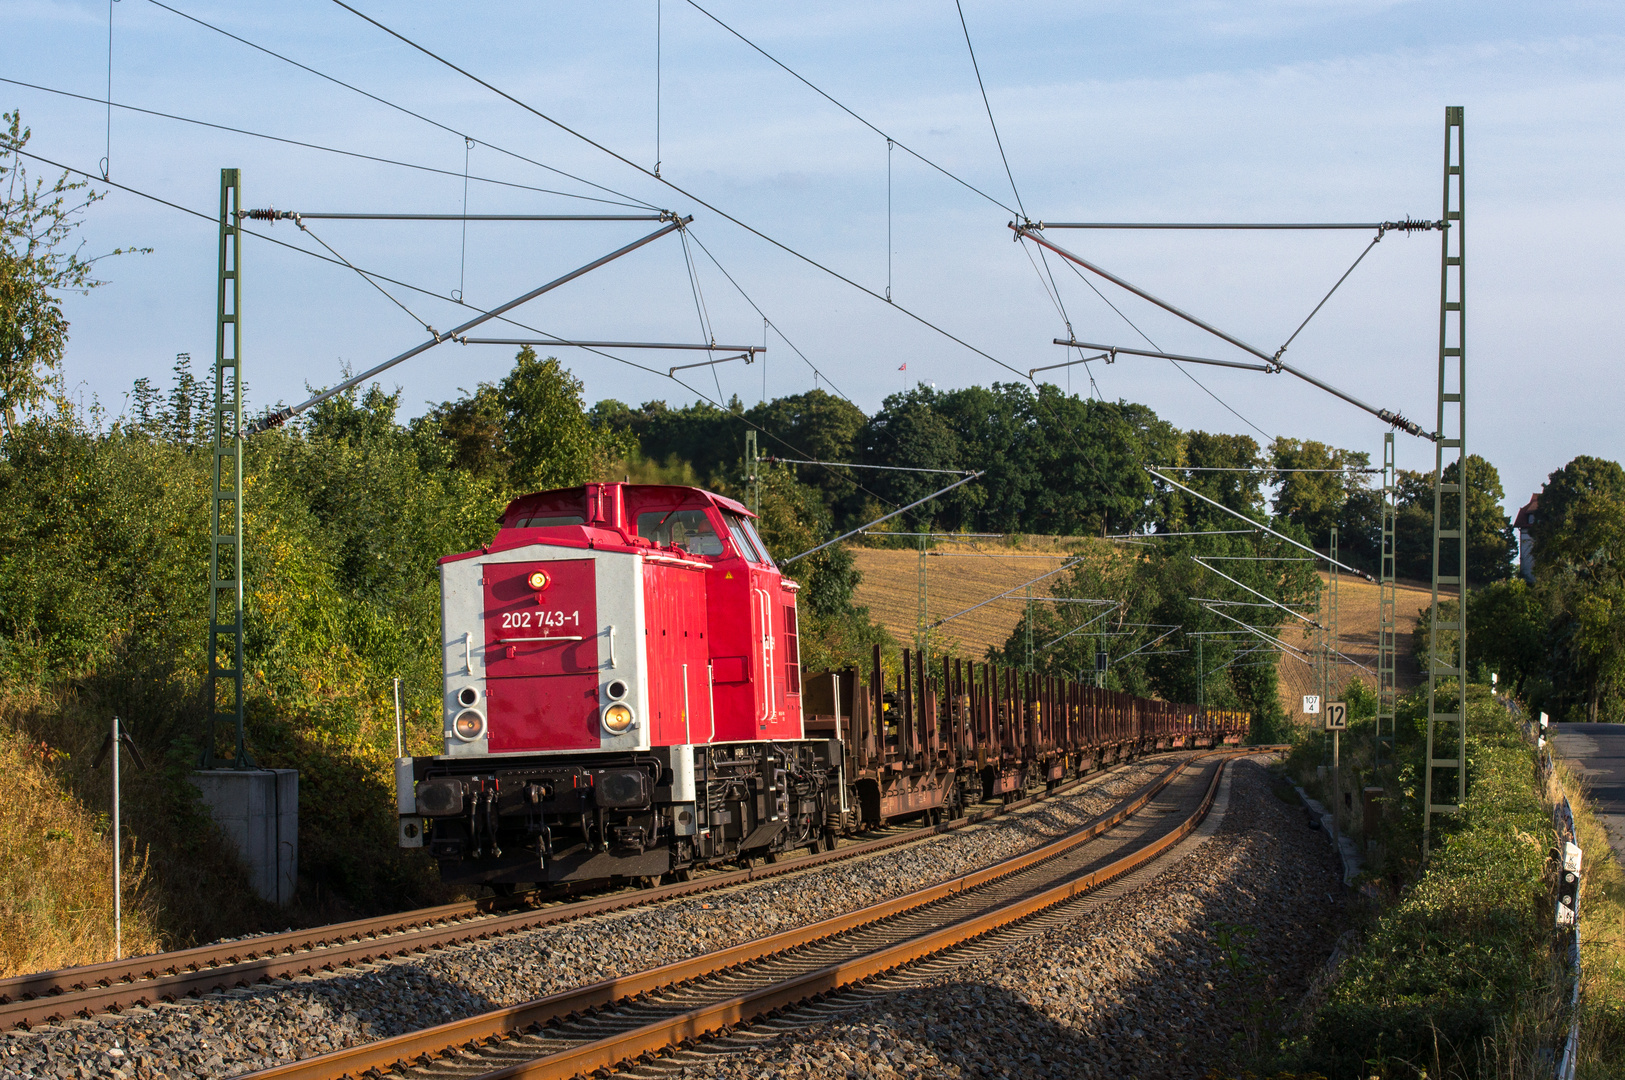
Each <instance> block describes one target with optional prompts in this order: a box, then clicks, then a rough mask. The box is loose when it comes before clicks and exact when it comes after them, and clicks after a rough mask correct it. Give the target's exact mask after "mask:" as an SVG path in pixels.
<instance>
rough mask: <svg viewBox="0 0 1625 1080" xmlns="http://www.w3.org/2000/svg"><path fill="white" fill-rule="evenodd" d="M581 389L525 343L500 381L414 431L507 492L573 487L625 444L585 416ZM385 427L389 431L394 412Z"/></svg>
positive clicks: (435, 411)
mask: <svg viewBox="0 0 1625 1080" xmlns="http://www.w3.org/2000/svg"><path fill="white" fill-rule="evenodd" d="M581 389H582V387H581V380H579V379H577V378H576V377H575V376H574V375H571V374H570V372H569V371H567V370H566V369H565V367H564V365H563V364H561V363H559V361H558V359H557V358H556V357H551V356H550V357H548V358H547V359H545V360H543V359H540V358H539V357H537V355H536V351H535V350H534V349H532V348H531V347H530V346H529V345H526V346H525V347H524V348H522V349H520V350H519V354H518V355H517V356H516V357H515V358H514V365H513V370H511V371H509V372H508V374H507V376H506V377H504V378H503V380H502V381H501V382H499V383H497V384H496V385H495V386H493V385H491V384H490V383H481V384H479V386H477V387H476V388H475V390H474V392H473V393H472V394H470V393H468V391H466V390H465V391H463V394H464V396H463V397H462V398H459V399H458V400H456V401H445V402H441V403H440V404H439V405H437V406H434V407H433V408H431V409H430V410H429V412H428V413H426V414H425V415H424V416H423V417H422V418H421V419H419V420H418V421H417V422H416V423H415V424H414V425H413V430H414V431H415V432H417V433H419V434H427V435H432V436H433V437H435V438H438V439H440V440H442V441H443V442H444V443H445V444H446V445H447V446H448V447H449V449H450V454H451V461H452V462H453V463H454V464H455V465H457V466H458V467H459V468H462V469H464V470H466V471H468V472H470V473H473V474H474V475H475V476H478V477H484V478H489V479H491V480H494V481H495V482H496V483H498V485H499V486H502V487H505V488H507V489H508V490H509V491H512V492H519V491H540V490H546V489H548V488H561V487H574V486H575V485H577V484H581V483H585V482H586V481H587V479H588V478H589V477H590V476H591V475H592V474H593V473H594V472H595V471H598V470H599V467H600V466H601V465H602V464H603V461H604V459H605V458H606V457H608V456H611V455H613V454H615V453H616V452H618V451H619V450H620V449H621V446H622V443H623V442H624V441H626V436H625V435H624V433H623V432H622V431H621V430H619V429H616V428H614V427H612V426H610V425H607V424H604V423H602V422H601V418H600V420H599V422H595V418H594V417H593V416H591V415H589V414H588V413H587V411H586V409H585V407H584V405H583V403H582V400H581ZM385 422H386V423H387V424H389V425H390V426H393V424H394V412H393V409H391V411H390V416H389V419H388V420H387V421H385Z"/></svg>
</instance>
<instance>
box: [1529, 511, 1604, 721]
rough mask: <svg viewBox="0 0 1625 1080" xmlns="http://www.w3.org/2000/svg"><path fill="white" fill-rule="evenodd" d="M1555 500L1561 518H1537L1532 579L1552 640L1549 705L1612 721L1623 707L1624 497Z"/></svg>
mask: <svg viewBox="0 0 1625 1080" xmlns="http://www.w3.org/2000/svg"><path fill="white" fill-rule="evenodd" d="M1541 503H1542V507H1541V508H1542V511H1544V509H1545V500H1544V498H1543V499H1542V500H1541ZM1560 505H1562V506H1563V516H1562V519H1561V520H1558V521H1553V520H1552V519H1550V518H1545V519H1544V520H1545V527H1544V529H1543V531H1544V532H1545V537H1546V538H1545V540H1544V542H1541V545H1540V559H1539V561H1538V563H1537V567H1536V578H1535V580H1536V584H1537V586H1538V587H1539V589H1540V592H1541V594H1542V598H1543V599H1544V601H1545V604H1546V610H1547V613H1548V616H1549V618H1550V620H1551V627H1552V636H1553V639H1554V640H1553V646H1554V648H1553V653H1554V656H1553V664H1552V672H1551V674H1552V678H1553V682H1554V684H1555V685H1554V691H1555V693H1554V697H1555V699H1556V700H1555V701H1554V705H1555V706H1556V707H1557V708H1558V709H1559V711H1560V712H1562V713H1568V712H1570V711H1571V710H1572V709H1573V708H1575V707H1576V706H1583V708H1584V712H1585V717H1586V719H1588V720H1602V719H1608V720H1617V719H1620V718H1621V712H1622V709H1625V497H1622V496H1621V495H1620V494H1618V493H1616V492H1614V491H1610V490H1607V489H1606V488H1599V489H1597V490H1591V491H1587V492H1585V493H1583V494H1580V495H1579V496H1578V497H1577V498H1573V499H1568V500H1564V501H1562V502H1561V503H1560ZM1543 517H1544V514H1543Z"/></svg>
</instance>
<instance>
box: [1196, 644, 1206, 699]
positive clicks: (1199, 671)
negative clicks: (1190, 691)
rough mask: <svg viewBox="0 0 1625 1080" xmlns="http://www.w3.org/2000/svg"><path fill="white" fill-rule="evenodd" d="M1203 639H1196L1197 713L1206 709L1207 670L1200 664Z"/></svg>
mask: <svg viewBox="0 0 1625 1080" xmlns="http://www.w3.org/2000/svg"><path fill="white" fill-rule="evenodd" d="M1204 640H1205V639H1204V638H1202V637H1197V639H1196V709H1197V711H1198V712H1201V711H1202V710H1204V709H1206V708H1207V668H1206V667H1205V666H1203V664H1202V642H1203V641H1204Z"/></svg>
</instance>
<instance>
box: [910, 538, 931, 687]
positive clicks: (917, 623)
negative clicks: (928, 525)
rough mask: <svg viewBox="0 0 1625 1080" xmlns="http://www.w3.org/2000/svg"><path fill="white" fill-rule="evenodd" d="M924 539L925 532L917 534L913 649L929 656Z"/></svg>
mask: <svg viewBox="0 0 1625 1080" xmlns="http://www.w3.org/2000/svg"><path fill="white" fill-rule="evenodd" d="M925 540H926V534H925V533H923V532H922V533H921V534H920V536H919V541H920V569H919V575H918V580H919V598H918V603H917V604H916V605H915V612H914V651H915V652H917V653H919V654H920V655H921V656H929V655H930V653H928V652H927V651H926V638H927V637H928V636H929V634H930V630H928V629H927V627H929V626H930V625H931V624H930V621H929V613H928V608H927V602H926V601H927V597H926V587H925V586H926V575H925Z"/></svg>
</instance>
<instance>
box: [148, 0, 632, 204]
mask: <svg viewBox="0 0 1625 1080" xmlns="http://www.w3.org/2000/svg"><path fill="white" fill-rule="evenodd" d="M147 2H148V3H149V4H153V5H155V6H157V7H161V8H163V9H164V10H165V11H168V12H170V13H171V14H174V15H179V16H180V17H181V18H183V19H186V20H187V21H189V22H193V23H196V24H197V25H199V26H201V27H204V28H205V29H208V30H213V31H214V32H215V33H217V34H221V35H224V36H225V37H228V38H230V39H231V40H233V41H236V42H239V43H241V44H243V45H247V46H248V47H249V48H251V49H255V50H257V51H259V52H262V53H264V54H266V55H267V56H272V57H275V58H276V59H278V60H281V61H282V62H283V63H285V64H292V65H293V66H294V67H296V68H298V69H300V70H301V71H308V72H309V73H310V74H312V75H315V76H317V77H318V78H322V79H326V80H327V81H328V82H330V83H333V84H334V85H335V86H342V87H344V88H345V89H346V90H350V91H353V92H354V93H357V94H360V95H361V96H362V97H365V98H368V99H369V100H372V101H376V102H377V103H378V104H380V105H383V106H386V107H388V108H391V109H394V110H396V111H397V112H401V113H405V114H406V115H407V116H410V117H412V118H414V119H417V120H421V121H423V122H424V123H425V124H429V125H432V126H433V127H437V128H439V129H440V130H441V131H444V132H447V133H448V134H451V135H456V136H458V137H459V138H463V139H466V138H468V137H469V136H468V134H467V133H466V132H462V131H458V130H457V129H456V128H452V127H448V126H447V125H445V124H442V123H441V122H440V121H438V120H431V119H430V118H429V117H427V116H424V115H423V114H422V113H419V112H414V111H413V110H411V109H408V108H407V107H406V106H404V105H397V104H396V103H395V102H393V101H390V100H388V99H387V98H382V97H379V96H378V95H377V94H373V93H369V92H368V91H366V90H363V89H361V88H360V87H359V86H353V85H351V84H350V83H347V82H345V81H344V80H343V79H339V78H335V77H334V76H332V75H328V74H327V73H326V72H322V71H318V70H316V69H315V68H313V67H310V66H309V65H307V64H301V63H300V62H299V61H297V60H294V59H291V58H289V57H286V56H283V55H282V54H281V53H279V52H276V51H274V50H272V49H268V48H266V47H265V46H264V45H256V44H255V43H254V42H252V41H249V40H248V39H247V38H244V37H238V36H237V35H236V34H233V33H232V32H231V31H229V30H225V29H222V28H221V27H218V26H215V25H214V24H213V23H210V22H205V21H204V20H203V19H200V18H198V17H197V16H196V15H188V14H187V13H186V12H184V11H181V10H180V9H179V8H173V7H170V6H169V5H168V4H165V3H163V0H147ZM475 141H476V142H478V143H479V144H480V145H481V146H484V147H487V148H489V149H491V150H495V151H496V152H497V153H499V154H506V155H508V156H509V157H511V158H515V159H517V160H519V161H523V162H526V163H528V164H531V165H534V166H536V167H537V168H539V169H546V170H547V171H548V172H550V173H556V174H557V175H559V176H564V177H568V178H569V179H571V180H574V181H575V182H576V183H578V184H586V185H587V186H588V187H591V188H597V189H598V190H599V191H603V192H607V193H609V194H611V195H614V196H617V197H619V198H622V199H629V200H631V201H632V202H634V203H637V204H638V205H640V206H643V207H646V208H647V209H650V210H658V209H659V207H656V206H653V205H651V204H650V203H646V202H644V201H643V200H641V199H639V198H638V197H637V196H635V195H628V194H626V193H625V192H623V191H616V190H615V189H614V188H611V187H605V186H604V185H603V184H595V183H593V182H592V181H591V180H588V179H586V178H584V177H580V176H576V175H575V174H574V173H569V172H565V171H564V170H563V169H559V168H555V167H554V166H552V165H547V164H544V163H542V162H540V161H537V160H535V159H534V158H528V157H526V156H525V155H523V154H520V153H517V152H515V151H513V150H509V149H506V148H505V147H501V146H497V145H496V144H495V143H489V142H486V141H485V140H484V139H476V140H475Z"/></svg>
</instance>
